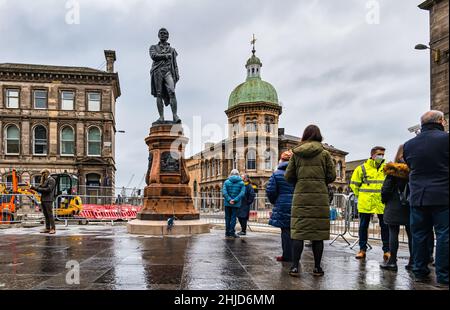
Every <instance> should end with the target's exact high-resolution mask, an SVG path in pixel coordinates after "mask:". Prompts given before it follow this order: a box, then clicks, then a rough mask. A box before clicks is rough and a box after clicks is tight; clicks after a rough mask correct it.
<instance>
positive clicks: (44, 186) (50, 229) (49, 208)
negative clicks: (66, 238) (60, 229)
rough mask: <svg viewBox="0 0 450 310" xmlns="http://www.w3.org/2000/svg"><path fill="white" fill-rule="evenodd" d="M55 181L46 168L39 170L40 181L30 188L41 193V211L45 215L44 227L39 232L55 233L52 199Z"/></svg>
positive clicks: (53, 197)
mask: <svg viewBox="0 0 450 310" xmlns="http://www.w3.org/2000/svg"><path fill="white" fill-rule="evenodd" d="M55 187H56V181H55V179H54V178H52V177H51V176H50V172H49V171H48V170H47V169H44V170H42V171H41V182H40V184H39V185H38V186H37V187H34V186H32V187H31V189H32V190H35V191H37V192H38V193H40V194H41V205H42V212H43V213H44V217H45V229H44V230H42V231H41V233H49V234H55V232H56V230H55V219H54V218H53V201H54V199H55Z"/></svg>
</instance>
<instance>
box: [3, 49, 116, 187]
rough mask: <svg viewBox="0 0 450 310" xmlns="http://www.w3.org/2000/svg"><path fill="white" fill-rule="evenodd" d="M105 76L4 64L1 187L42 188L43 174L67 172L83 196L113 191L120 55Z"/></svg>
mask: <svg viewBox="0 0 450 310" xmlns="http://www.w3.org/2000/svg"><path fill="white" fill-rule="evenodd" d="M105 57H106V67H107V69H106V71H102V70H96V69H91V68H85V67H65V66H48V65H30V64H12V63H2V64H0V141H1V143H0V181H1V182H10V181H11V170H12V169H13V168H15V169H16V170H17V171H18V173H19V178H20V181H21V182H26V181H29V182H31V183H36V182H39V178H40V176H39V172H40V170H41V169H43V168H47V169H49V170H50V172H51V173H62V172H65V171H66V172H68V173H70V174H73V175H75V176H76V177H77V178H78V182H79V184H80V191H81V194H84V193H86V194H90V195H98V194H102V195H104V194H111V193H110V192H109V193H106V192H101V191H100V188H101V187H109V188H113V187H114V177H115V171H116V167H115V158H114V153H115V133H116V128H115V105H116V100H117V98H118V97H119V96H120V85H119V75H118V73H116V72H114V62H115V60H116V54H115V52H114V51H105Z"/></svg>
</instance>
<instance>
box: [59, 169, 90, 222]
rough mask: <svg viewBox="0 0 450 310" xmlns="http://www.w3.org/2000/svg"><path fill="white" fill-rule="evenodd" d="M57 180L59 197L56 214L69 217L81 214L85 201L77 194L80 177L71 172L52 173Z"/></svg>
mask: <svg viewBox="0 0 450 310" xmlns="http://www.w3.org/2000/svg"><path fill="white" fill-rule="evenodd" d="M52 177H53V178H54V179H55V181H56V189H55V196H57V197H58V199H57V201H56V203H58V207H57V208H56V216H58V217H69V216H75V215H79V214H80V212H81V210H83V203H82V201H81V198H80V196H77V191H78V179H77V177H76V176H74V175H72V174H69V173H56V174H52Z"/></svg>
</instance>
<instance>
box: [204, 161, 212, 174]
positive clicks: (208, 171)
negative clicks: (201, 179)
mask: <svg viewBox="0 0 450 310" xmlns="http://www.w3.org/2000/svg"><path fill="white" fill-rule="evenodd" d="M205 168H206V178H209V177H210V175H211V170H209V160H207V161H206V162H205Z"/></svg>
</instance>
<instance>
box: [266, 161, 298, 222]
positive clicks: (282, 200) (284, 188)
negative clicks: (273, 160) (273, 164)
mask: <svg viewBox="0 0 450 310" xmlns="http://www.w3.org/2000/svg"><path fill="white" fill-rule="evenodd" d="M288 164H289V163H288V162H287V161H284V162H282V163H280V165H279V166H278V169H277V170H276V171H275V172H274V173H273V174H272V176H271V177H270V179H269V183H268V184H267V188H266V194H267V198H268V199H269V201H270V203H271V204H273V205H274V207H273V210H272V215H271V216H270V220H269V225H272V226H275V227H279V228H289V227H291V205H292V197H293V195H294V185H293V184H291V183H288V182H287V181H286V180H285V179H284V174H285V173H286V168H287V166H288Z"/></svg>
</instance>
